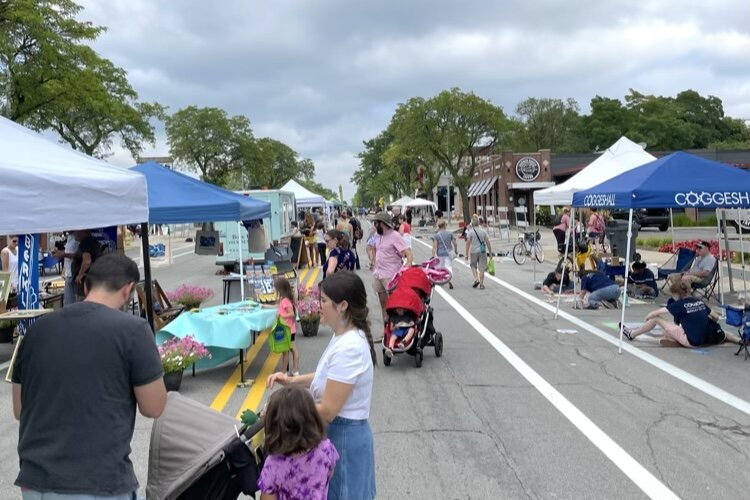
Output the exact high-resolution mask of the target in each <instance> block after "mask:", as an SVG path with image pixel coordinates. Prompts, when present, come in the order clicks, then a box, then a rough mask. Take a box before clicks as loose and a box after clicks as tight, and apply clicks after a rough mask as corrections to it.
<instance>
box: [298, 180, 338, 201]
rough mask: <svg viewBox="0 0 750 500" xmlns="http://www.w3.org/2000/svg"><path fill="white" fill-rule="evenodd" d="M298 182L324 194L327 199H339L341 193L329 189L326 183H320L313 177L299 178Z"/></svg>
mask: <svg viewBox="0 0 750 500" xmlns="http://www.w3.org/2000/svg"><path fill="white" fill-rule="evenodd" d="M297 182H299V183H300V184H301V185H302V186H304V187H305V188H307V189H309V190H310V191H312V192H313V193H316V194H319V195H321V196H323V197H324V198H325V199H326V200H337V199H339V195H338V194H336V192H335V191H333V190H332V189H328V188H327V187H325V186H324V185H322V184H320V183H319V182H315V181H314V180H312V179H299V180H298V181H297Z"/></svg>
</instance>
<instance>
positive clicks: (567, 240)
mask: <svg viewBox="0 0 750 500" xmlns="http://www.w3.org/2000/svg"><path fill="white" fill-rule="evenodd" d="M570 213H571V215H573V214H574V213H575V212H574V211H573V210H571V211H570ZM570 228H571V220H568V227H567V228H565V253H564V254H563V266H562V274H561V276H560V286H559V288H558V289H557V305H556V306H555V319H557V314H558V313H559V312H560V299H561V298H562V289H563V283H564V282H565V271H566V270H567V267H566V266H565V264H564V262H565V257H567V255H568V243H570ZM574 246H575V245H574ZM574 279H575V278H574ZM575 290H576V289H575V281H574V282H573V295H574V296H575Z"/></svg>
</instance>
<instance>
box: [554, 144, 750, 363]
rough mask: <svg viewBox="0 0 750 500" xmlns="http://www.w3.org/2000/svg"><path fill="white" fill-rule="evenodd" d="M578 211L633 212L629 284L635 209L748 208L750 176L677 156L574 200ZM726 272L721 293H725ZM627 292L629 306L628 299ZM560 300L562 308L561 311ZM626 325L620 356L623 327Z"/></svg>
mask: <svg viewBox="0 0 750 500" xmlns="http://www.w3.org/2000/svg"><path fill="white" fill-rule="evenodd" d="M572 205H573V206H574V207H595V208H627V209H629V210H630V213H629V216H628V248H627V254H626V256H625V282H626V283H627V279H628V273H629V271H630V255H631V249H630V238H631V236H632V227H633V209H637V208H686V207H687V208H715V209H726V208H747V207H750V173H748V172H746V171H744V170H742V169H740V168H737V167H733V166H731V165H727V164H724V163H720V162H716V161H712V160H707V159H704V158H701V157H698V156H695V155H691V154H689V153H684V152H677V153H672V154H670V155H668V156H664V157H663V158H660V159H658V160H655V161H652V162H649V163H646V164H645V165H642V166H640V167H637V168H634V169H632V170H629V171H627V172H625V173H623V174H620V175H618V176H617V177H613V178H612V179H610V180H608V181H605V182H603V183H601V184H599V185H597V186H594V187H592V188H590V189H586V190H584V191H579V192H576V193H574V194H573V204H572ZM720 282H721V266H719V289H720V290H721V283H720ZM626 291H627V287H626V288H625V290H624V291H623V303H624V302H625V293H626ZM559 304H560V302H559V298H558V308H559ZM624 320H625V308H624V307H623V309H622V314H621V320H620V325H621V326H620V350H622V324H623V322H624Z"/></svg>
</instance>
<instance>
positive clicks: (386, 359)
mask: <svg viewBox="0 0 750 500" xmlns="http://www.w3.org/2000/svg"><path fill="white" fill-rule="evenodd" d="M383 364H384V365H385V366H391V358H389V357H388V356H386V355H385V349H383Z"/></svg>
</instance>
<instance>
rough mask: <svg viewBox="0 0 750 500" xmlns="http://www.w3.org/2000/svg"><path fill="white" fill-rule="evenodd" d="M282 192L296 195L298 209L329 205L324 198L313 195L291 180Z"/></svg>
mask: <svg viewBox="0 0 750 500" xmlns="http://www.w3.org/2000/svg"><path fill="white" fill-rule="evenodd" d="M281 190H282V191H291V192H292V193H294V198H295V200H296V202H297V208H313V207H325V206H326V203H327V201H326V199H325V198H324V197H323V196H321V195H319V194H315V193H313V192H312V191H310V190H309V189H307V188H306V187H304V186H302V185H301V184H299V183H298V182H297V181H295V180H294V179H290V180H289V182H287V183H286V184H284V185H283V186H282V188H281Z"/></svg>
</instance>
